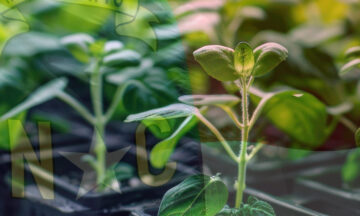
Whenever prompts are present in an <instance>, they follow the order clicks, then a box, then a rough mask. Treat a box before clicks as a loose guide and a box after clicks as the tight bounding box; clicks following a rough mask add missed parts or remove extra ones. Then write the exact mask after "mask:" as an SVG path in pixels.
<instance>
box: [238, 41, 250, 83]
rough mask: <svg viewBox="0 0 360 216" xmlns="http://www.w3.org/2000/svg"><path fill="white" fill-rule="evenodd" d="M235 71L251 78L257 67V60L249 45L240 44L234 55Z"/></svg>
mask: <svg viewBox="0 0 360 216" xmlns="http://www.w3.org/2000/svg"><path fill="white" fill-rule="evenodd" d="M234 64H235V70H236V72H237V73H238V74H239V76H242V77H249V76H250V75H251V74H252V72H253V68H254V65H255V58H254V53H253V50H252V48H251V47H250V45H249V44H248V43H245V42H240V43H239V44H238V45H237V46H236V48H235V53H234Z"/></svg>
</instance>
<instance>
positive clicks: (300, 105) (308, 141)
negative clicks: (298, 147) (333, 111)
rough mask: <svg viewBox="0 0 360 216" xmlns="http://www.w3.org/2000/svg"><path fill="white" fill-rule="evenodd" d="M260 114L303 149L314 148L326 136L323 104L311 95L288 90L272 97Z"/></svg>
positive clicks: (325, 112) (325, 115) (325, 117)
mask: <svg viewBox="0 0 360 216" xmlns="http://www.w3.org/2000/svg"><path fill="white" fill-rule="evenodd" d="M264 114H265V115H266V116H267V118H268V119H269V120H270V121H271V122H272V123H273V124H274V125H275V126H276V127H277V128H279V129H280V130H282V131H283V132H285V133H286V134H288V135H289V136H291V137H292V138H293V139H295V140H296V141H299V142H300V143H302V144H304V145H305V146H304V147H306V148H316V147H318V146H319V145H320V144H322V143H323V142H324V141H325V139H326V137H327V133H326V128H327V125H326V121H327V111H326V106H325V105H324V104H323V103H322V102H321V101H319V100H318V99H317V98H315V97H314V96H312V95H311V94H308V93H305V92H302V91H297V90H289V91H284V92H280V93H277V94H275V95H274V96H272V97H271V98H270V99H269V100H268V101H267V102H266V105H265V107H264Z"/></svg>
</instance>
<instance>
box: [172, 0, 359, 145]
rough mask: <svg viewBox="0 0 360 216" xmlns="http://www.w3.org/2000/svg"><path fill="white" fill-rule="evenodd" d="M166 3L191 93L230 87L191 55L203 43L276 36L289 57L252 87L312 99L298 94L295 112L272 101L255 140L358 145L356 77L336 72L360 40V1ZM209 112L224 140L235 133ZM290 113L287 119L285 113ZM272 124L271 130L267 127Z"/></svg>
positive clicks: (286, 104) (177, 0)
mask: <svg viewBox="0 0 360 216" xmlns="http://www.w3.org/2000/svg"><path fill="white" fill-rule="evenodd" d="M169 2H170V4H171V6H172V8H173V10H174V13H175V16H176V18H177V20H178V22H179V28H180V32H181V33H182V36H183V38H184V44H185V49H186V53H187V54H188V65H189V74H190V77H191V84H192V90H193V93H196V94H203V93H223V92H225V89H226V90H228V91H232V89H233V88H232V86H231V84H229V85H227V84H225V85H221V84H220V83H218V82H217V81H215V80H212V79H211V78H208V76H207V75H206V74H205V73H204V71H203V70H202V69H201V68H200V66H199V65H198V64H196V62H194V60H193V59H192V58H191V53H192V52H193V51H194V50H196V49H198V48H200V47H202V46H204V45H208V44H219V45H224V46H228V47H235V45H236V44H237V43H238V42H240V41H249V42H250V44H251V45H252V46H253V47H256V46H259V45H261V44H262V43H265V42H277V43H280V44H282V45H283V46H285V47H286V48H287V49H288V50H289V58H288V60H287V61H286V62H284V63H283V64H281V66H280V67H278V68H276V69H275V71H274V72H273V73H269V74H268V75H266V76H265V77H262V78H260V79H258V80H257V82H256V84H257V86H258V87H259V88H261V89H264V90H266V91H272V90H276V89H279V88H294V89H298V90H301V91H304V92H307V93H310V94H312V95H313V96H315V98H313V99H311V101H310V100H306V99H303V100H306V102H305V101H304V103H303V105H304V106H303V107H300V108H301V109H300V110H301V111H300V112H299V113H295V112H294V111H293V110H294V109H296V108H299V106H301V105H300V104H298V105H297V107H296V108H295V107H294V106H295V103H294V102H291V101H284V100H279V101H277V105H276V107H275V108H274V109H273V110H272V111H271V112H270V113H267V119H265V120H263V121H260V124H259V125H258V127H257V128H259V130H258V133H256V134H255V135H254V137H253V139H257V140H259V139H261V138H266V140H268V141H270V142H272V143H273V144H277V145H282V146H291V147H293V148H302V149H311V150H314V149H316V150H330V149H331V150H335V149H341V148H352V147H355V142H354V130H355V129H356V125H358V124H359V120H360V103H359V101H360V100H359V99H360V88H359V87H360V85H359V82H358V80H350V81H349V80H342V79H341V78H340V77H339V70H340V68H341V67H342V66H343V65H344V63H346V60H345V55H344V53H345V51H346V50H347V49H349V48H351V47H353V46H357V45H359V43H360V37H359V36H360V35H359V34H360V32H359V26H360V25H359V22H360V13H359V9H360V1H358V0H212V1H206V0H193V1H181V0H173V1H169ZM306 107H307V109H306ZM319 107H322V108H321V109H319ZM324 107H325V108H324ZM315 110H318V111H319V112H317V111H315ZM333 111H335V112H337V113H334V112H333ZM338 111H340V112H338ZM212 114H213V119H214V120H215V119H216V120H215V121H217V123H218V124H219V125H221V126H222V127H223V132H225V133H226V134H227V137H228V138H229V139H234V140H236V139H238V136H239V134H233V132H232V131H234V130H231V127H230V126H228V124H230V121H229V120H227V119H224V118H222V119H221V118H219V116H220V115H222V114H219V113H218V112H216V111H214V112H212ZM289 114H291V116H292V118H288V117H286V116H289ZM285 117H286V118H285ZM219 119H221V120H219ZM269 122H271V123H272V124H274V125H275V126H276V128H272V127H271V126H269ZM341 123H342V124H341ZM286 125H291V127H290V126H286ZM344 125H345V126H344ZM301 127H303V128H304V130H301ZM203 133H206V132H203ZM208 135H209V134H208Z"/></svg>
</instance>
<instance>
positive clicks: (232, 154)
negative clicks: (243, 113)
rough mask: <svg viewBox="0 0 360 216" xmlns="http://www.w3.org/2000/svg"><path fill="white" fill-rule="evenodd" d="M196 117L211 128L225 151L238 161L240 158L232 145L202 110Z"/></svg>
mask: <svg viewBox="0 0 360 216" xmlns="http://www.w3.org/2000/svg"><path fill="white" fill-rule="evenodd" d="M196 117H197V118H198V119H199V120H200V121H201V122H202V123H203V124H204V125H205V126H206V127H208V128H209V130H210V131H211V132H212V133H213V134H214V135H215V136H216V138H217V139H218V140H219V141H220V143H221V144H222V145H223V147H224V149H225V151H226V152H227V153H228V154H229V156H230V157H231V158H232V159H233V160H234V161H236V162H237V163H238V161H239V160H238V158H237V157H236V154H235V153H234V151H233V150H232V148H231V147H230V145H229V143H228V142H227V141H226V139H225V138H224V137H223V136H222V135H221V133H220V131H219V130H218V129H216V127H215V126H214V125H213V124H211V122H209V121H208V120H207V119H206V118H205V117H204V116H203V115H202V114H201V113H200V112H198V113H197V114H196Z"/></svg>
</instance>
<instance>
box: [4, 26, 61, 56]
mask: <svg viewBox="0 0 360 216" xmlns="http://www.w3.org/2000/svg"><path fill="white" fill-rule="evenodd" d="M60 49H61V44H60V41H59V40H58V39H57V38H56V37H53V36H50V35H48V34H44V33H39V32H28V33H26V34H21V35H18V36H16V37H14V38H12V39H11V40H9V41H8V42H7V43H6V46H5V47H4V50H3V51H2V54H3V55H6V56H16V57H20V56H21V57H30V56H34V55H36V54H39V53H44V52H50V51H56V50H60Z"/></svg>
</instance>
